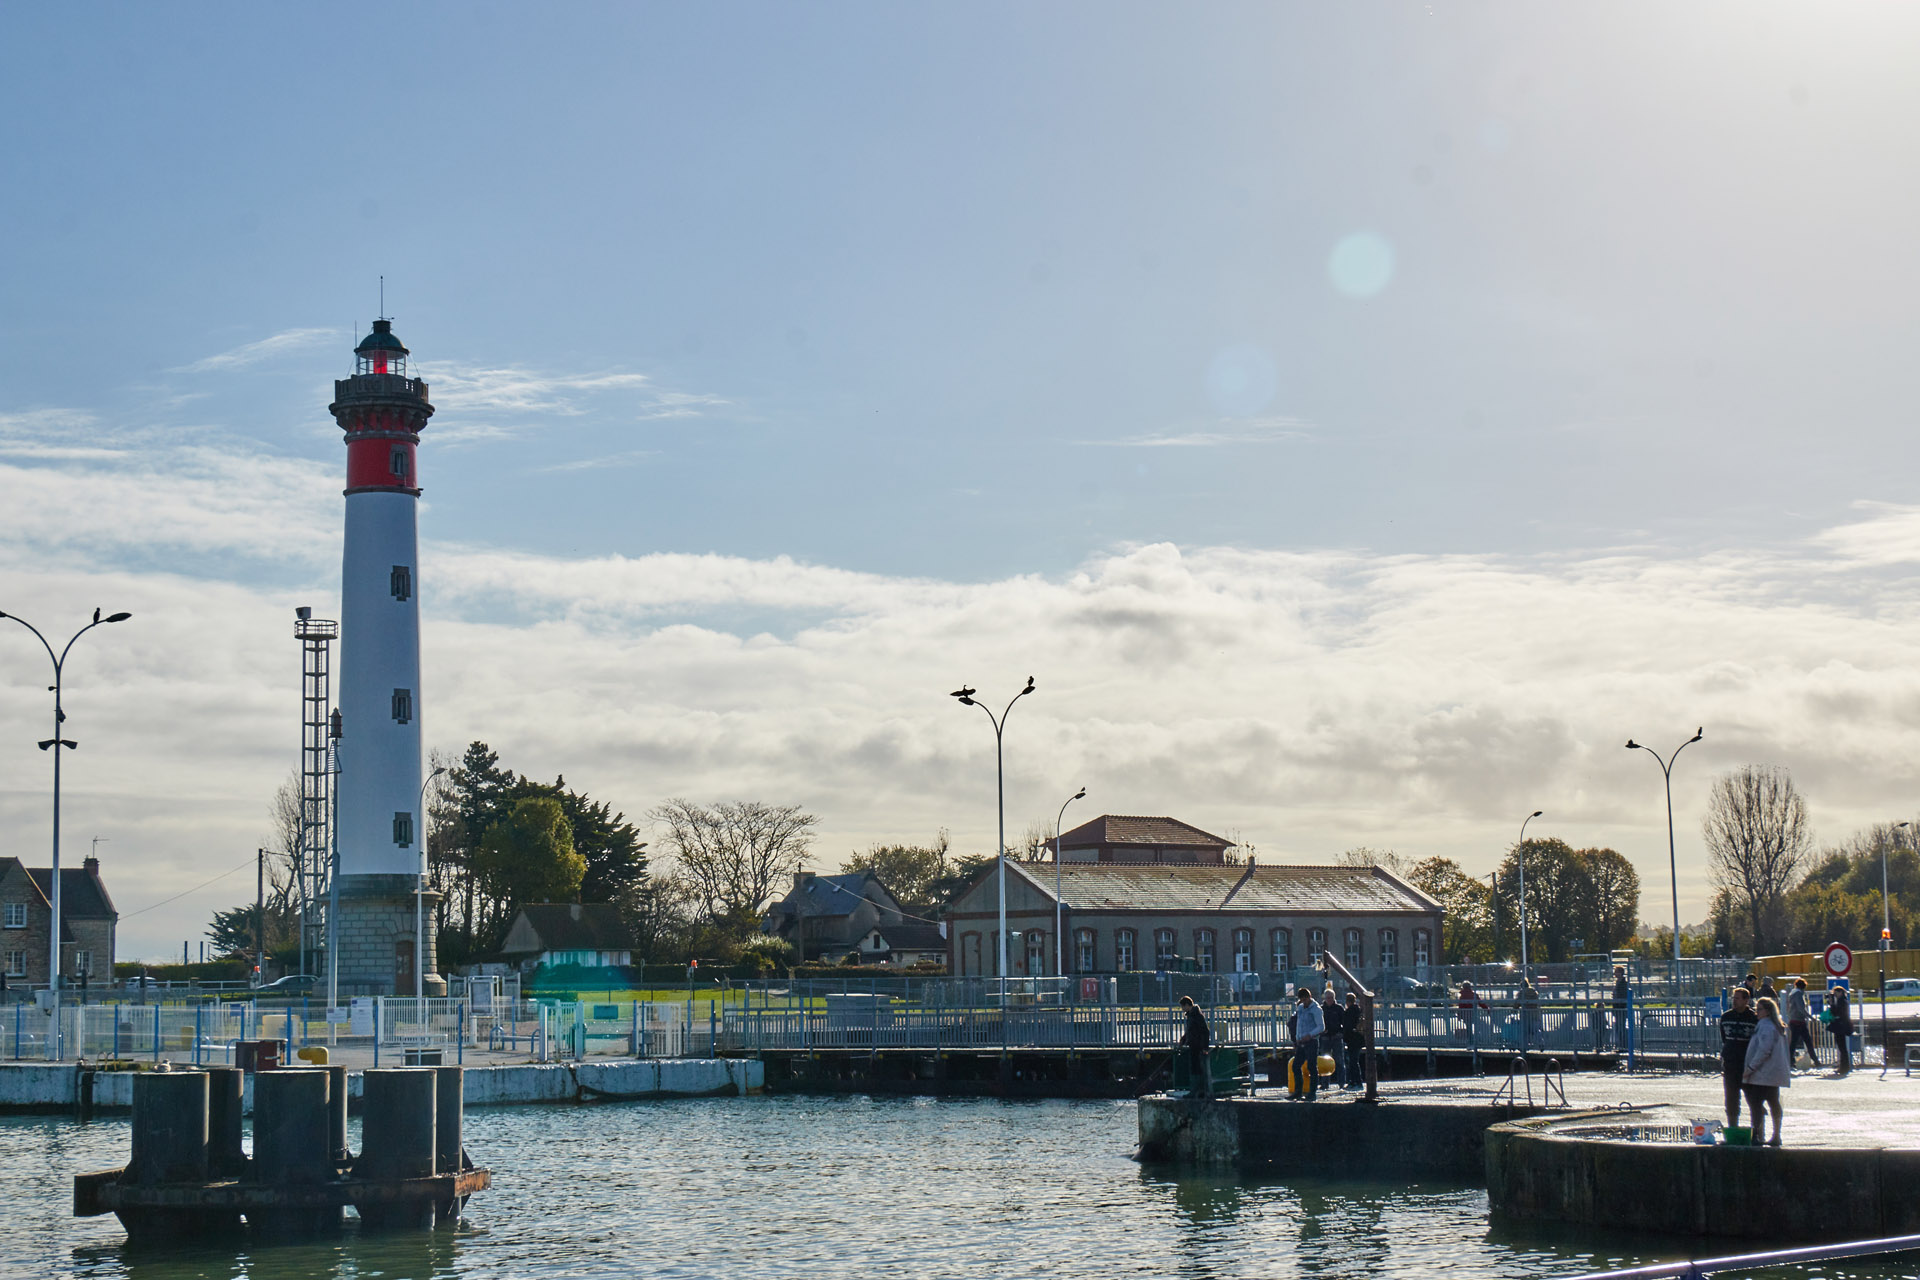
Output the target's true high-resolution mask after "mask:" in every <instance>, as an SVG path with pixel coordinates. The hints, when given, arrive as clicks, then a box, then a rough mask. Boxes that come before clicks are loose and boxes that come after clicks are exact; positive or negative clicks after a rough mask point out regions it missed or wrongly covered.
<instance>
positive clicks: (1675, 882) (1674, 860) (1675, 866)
mask: <svg viewBox="0 0 1920 1280" xmlns="http://www.w3.org/2000/svg"><path fill="white" fill-rule="evenodd" d="M1706 731H1707V730H1706V726H1704V725H1703V726H1701V727H1700V728H1698V729H1695V730H1694V731H1693V736H1692V737H1691V738H1688V739H1687V740H1686V741H1685V742H1683V743H1681V744H1680V745H1679V746H1677V747H1675V748H1674V749H1673V754H1672V755H1670V756H1668V757H1666V758H1665V759H1662V758H1661V756H1660V753H1659V752H1658V751H1655V750H1654V749H1653V748H1652V747H1648V746H1643V745H1642V744H1640V743H1638V742H1635V741H1634V740H1633V739H1632V738H1628V739H1627V750H1629V751H1644V752H1646V753H1647V754H1648V755H1650V756H1652V757H1653V758H1654V759H1655V760H1657V761H1659V763H1660V775H1661V777H1662V778H1664V779H1665V780H1666V786H1667V879H1668V882H1669V883H1670V884H1671V885H1672V886H1673V981H1674V982H1675V983H1678V982H1679V981H1680V862H1679V858H1678V856H1677V855H1676V854H1675V852H1674V844H1673V766H1674V764H1675V763H1676V762H1677V761H1678V760H1679V759H1680V753H1681V752H1682V751H1685V750H1686V749H1687V748H1688V747H1690V746H1692V745H1693V744H1694V743H1696V742H1698V741H1700V738H1701V736H1702V735H1704V734H1705V733H1706Z"/></svg>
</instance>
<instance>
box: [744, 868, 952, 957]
mask: <svg viewBox="0 0 1920 1280" xmlns="http://www.w3.org/2000/svg"><path fill="white" fill-rule="evenodd" d="M942 927H943V926H941V925H938V924H935V923H933V922H932V921H926V920H920V919H918V918H916V917H914V916H911V915H909V914H907V912H906V911H905V910H904V909H903V908H902V907H901V906H900V900H899V899H898V898H895V897H894V896H893V891H892V890H890V889H888V888H887V886H886V885H884V884H882V883H881V881H880V877H879V876H876V875H874V874H873V873H872V872H871V871H852V872H847V873H845V874H843V875H837V876H823V875H820V874H818V873H816V872H812V871H797V872H795V873H794V876H793V888H792V889H791V890H789V891H788V893H787V895H786V896H785V897H784V898H781V899H780V900H779V901H778V902H776V903H774V904H773V906H772V907H770V908H768V910H767V914H766V917H765V919H764V920H763V921H762V922H761V930H762V932H765V933H770V934H773V935H774V936H776V937H780V938H785V939H786V940H787V941H788V942H789V943H791V944H793V953H794V957H795V958H796V959H797V960H800V961H807V960H845V959H848V958H852V959H854V960H857V961H859V962H860V963H863V964H886V965H893V966H896V967H897V966H901V965H909V964H920V963H923V962H924V961H925V960H926V959H927V958H928V957H929V956H932V957H936V958H937V959H944V958H945V955H946V939H945V938H944V937H943V936H942V934H941V929H942Z"/></svg>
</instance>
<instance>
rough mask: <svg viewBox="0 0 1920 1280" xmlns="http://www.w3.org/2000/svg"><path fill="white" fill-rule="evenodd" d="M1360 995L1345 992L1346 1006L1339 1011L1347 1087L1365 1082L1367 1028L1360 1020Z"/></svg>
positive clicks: (1353, 1086)
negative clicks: (1345, 1056) (1345, 1046)
mask: <svg viewBox="0 0 1920 1280" xmlns="http://www.w3.org/2000/svg"><path fill="white" fill-rule="evenodd" d="M1364 1017H1365V1015H1364V1014H1362V1013H1361V1012H1360V997H1359V996H1357V995H1355V994H1354V993H1353V992H1351V991H1349V992H1347V1007H1346V1008H1344V1009H1342V1010H1341V1011H1340V1032H1341V1035H1342V1036H1343V1037H1344V1038H1345V1040H1346V1042H1347V1088H1349V1089H1358V1088H1359V1087H1360V1086H1362V1085H1364V1084H1365V1083H1366V1082H1367V1065H1366V1056H1367V1028H1366V1023H1365V1022H1363V1021H1362V1019H1363V1018H1364Z"/></svg>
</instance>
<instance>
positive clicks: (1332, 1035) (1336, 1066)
mask: <svg viewBox="0 0 1920 1280" xmlns="http://www.w3.org/2000/svg"><path fill="white" fill-rule="evenodd" d="M1320 1018H1321V1021H1322V1022H1324V1023H1325V1024H1326V1027H1327V1030H1326V1035H1325V1037H1324V1038H1323V1039H1322V1040H1321V1041H1320V1050H1321V1052H1323V1053H1325V1054H1326V1055H1327V1056H1328V1057H1330V1058H1332V1059H1333V1082H1334V1083H1335V1084H1337V1085H1342V1086H1344V1085H1345V1084H1346V1083H1347V1041H1346V1037H1345V1036H1344V1035H1343V1034H1342V1031H1343V1029H1344V1027H1345V1025H1346V1020H1347V1019H1346V1014H1345V1013H1344V1012H1342V1011H1341V1008H1340V997H1339V996H1338V995H1335V994H1334V990H1333V984H1332V983H1331V982H1329V983H1328V984H1327V989H1326V990H1325V991H1323V992H1321V993H1320Z"/></svg>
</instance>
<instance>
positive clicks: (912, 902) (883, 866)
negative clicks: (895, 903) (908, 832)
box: [846, 829, 950, 916]
mask: <svg viewBox="0 0 1920 1280" xmlns="http://www.w3.org/2000/svg"><path fill="white" fill-rule="evenodd" d="M949 852H950V850H949V846H948V842H947V833H946V831H945V830H944V829H943V830H942V831H941V832H940V834H939V835H937V836H935V837H934V839H933V843H932V844H926V845H918V844H885V845H882V844H876V845H873V846H871V847H870V848H868V850H867V851H866V852H865V853H856V854H854V855H853V856H852V857H850V858H848V859H847V861H846V870H848V871H852V872H855V873H858V872H862V871H864V872H868V873H870V874H872V875H874V876H877V877H878V878H879V880H880V883H881V884H884V885H885V886H887V890H888V891H889V892H890V893H892V894H893V896H894V897H895V898H897V899H898V900H899V902H900V905H901V906H902V907H904V908H905V909H906V910H907V911H909V912H912V913H913V914H914V915H920V916H924V915H927V914H928V913H929V912H931V911H932V910H933V908H934V906H935V904H936V901H937V899H936V898H935V896H934V890H935V887H936V886H937V885H939V884H940V883H941V882H942V881H943V880H944V879H945V878H946V875H947V872H948V870H949V865H948V864H949V856H948V855H949Z"/></svg>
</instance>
